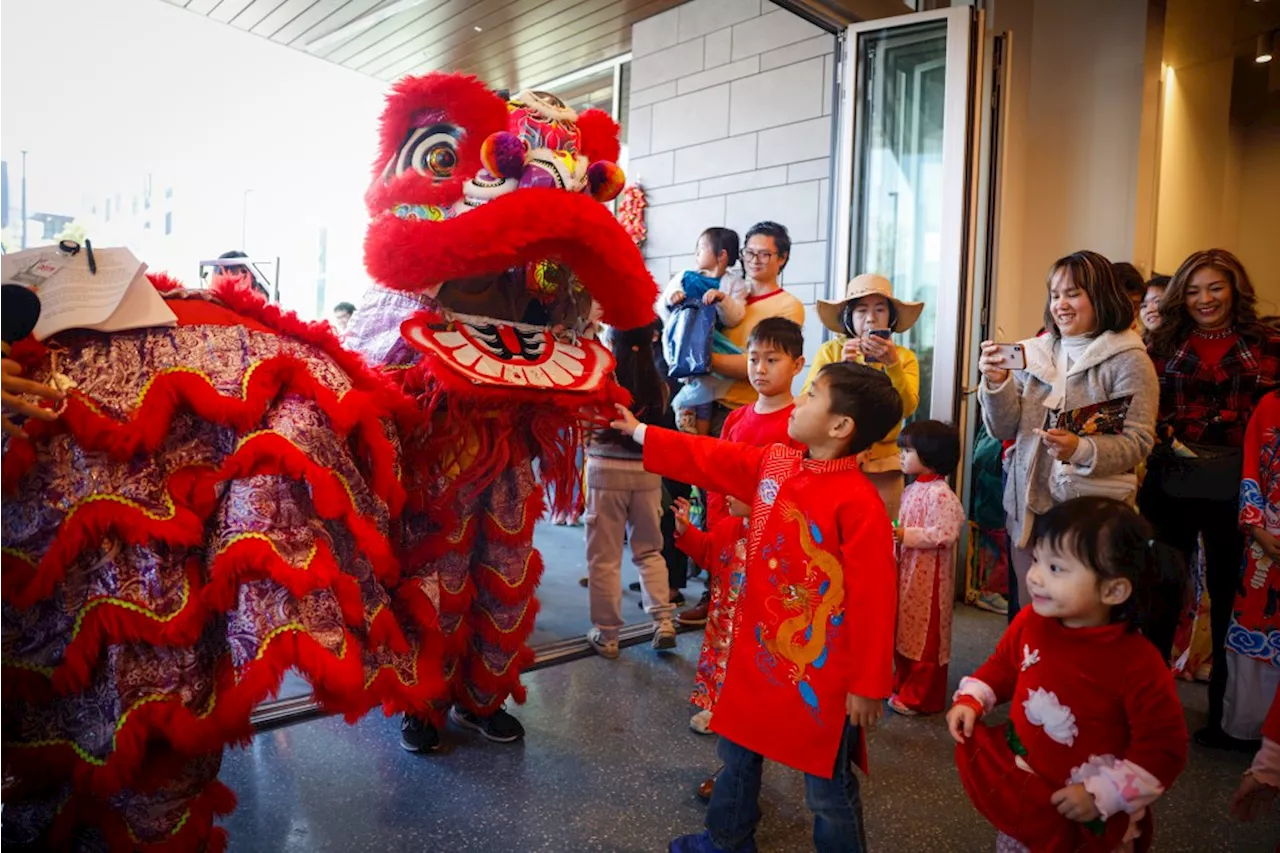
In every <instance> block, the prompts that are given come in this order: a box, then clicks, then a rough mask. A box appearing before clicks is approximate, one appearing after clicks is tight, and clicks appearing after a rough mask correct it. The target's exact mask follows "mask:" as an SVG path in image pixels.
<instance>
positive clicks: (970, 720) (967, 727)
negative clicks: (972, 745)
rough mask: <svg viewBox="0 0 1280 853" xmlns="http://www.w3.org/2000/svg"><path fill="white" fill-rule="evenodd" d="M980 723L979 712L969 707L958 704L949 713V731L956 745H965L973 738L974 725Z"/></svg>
mask: <svg viewBox="0 0 1280 853" xmlns="http://www.w3.org/2000/svg"><path fill="white" fill-rule="evenodd" d="M976 722H978V712H977V711H976V710H975V709H973V708H971V707H970V706H968V705H964V704H956V705H952V706H951V710H950V711H948V712H947V730H948V731H949V732H951V739H952V740H954V741H955V742H956V743H964V742H965V741H966V740H968V739H969V738H971V737H973V725H974V723H976Z"/></svg>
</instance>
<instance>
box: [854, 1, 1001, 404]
mask: <svg viewBox="0 0 1280 853" xmlns="http://www.w3.org/2000/svg"><path fill="white" fill-rule="evenodd" d="M976 17H977V13H976V12H975V11H974V10H973V9H971V8H970V7H960V8H955V9H945V10H940V11H936V12H922V13H919V14H914V15H903V16H900V17H894V18H885V19H881V20H877V21H869V22H867V23H863V24H855V25H854V26H852V27H850V28H849V30H848V34H847V38H846V40H845V46H846V56H845V59H844V60H843V66H842V74H841V91H842V104H841V106H842V111H841V113H842V114H841V118H842V121H841V127H840V143H839V145H840V147H839V152H838V154H839V165H838V171H837V186H836V198H835V213H836V233H835V242H836V249H835V254H836V256H835V266H834V269H835V270H836V275H835V276H833V278H834V281H832V282H831V298H835V299H838V298H840V296H841V295H842V293H843V290H844V283H845V282H846V281H848V280H849V279H850V278H852V277H853V276H855V275H859V274H861V273H879V274H881V275H883V276H885V277H886V278H888V279H889V280H890V281H891V282H893V290H894V295H895V296H897V297H898V298H900V299H905V300H910V301H919V302H924V303H925V309H924V312H923V314H922V315H921V317H920V320H919V321H918V322H917V323H916V324H915V325H914V326H913V327H912V328H911V329H910V330H909V331H908V332H906V333H905V334H904V335H903V336H902V337H901V338H900V339H899V342H900V343H901V344H903V345H904V346H906V347H908V348H909V349H911V350H912V351H913V352H914V353H915V354H916V357H917V358H918V359H919V361H920V408H919V409H918V410H917V412H916V414H915V418H938V419H940V420H947V421H952V422H954V421H955V420H956V417H957V415H958V410H957V402H958V394H957V386H958V384H959V383H958V379H959V370H960V360H959V354H960V341H961V335H962V313H963V308H964V306H965V304H966V298H965V286H964V285H965V282H966V280H967V275H966V269H965V267H966V262H967V258H968V251H967V250H968V246H969V236H968V224H967V217H966V214H967V211H968V208H969V205H968V200H969V185H970V182H969V173H970V161H971V148H970V144H969V143H970V137H971V134H970V115H971V97H970V96H971V91H972V84H971V80H972V79H973V76H972V75H973V73H974V68H973V63H974V54H973V50H972V40H973V33H974V32H975V27H976V26H977V23H976Z"/></svg>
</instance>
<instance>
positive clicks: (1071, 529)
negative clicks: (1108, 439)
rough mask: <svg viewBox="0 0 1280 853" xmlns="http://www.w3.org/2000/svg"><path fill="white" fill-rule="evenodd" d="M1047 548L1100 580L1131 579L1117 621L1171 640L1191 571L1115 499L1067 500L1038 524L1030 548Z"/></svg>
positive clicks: (1114, 611) (1114, 615) (1115, 615)
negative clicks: (1070, 558)
mask: <svg viewBox="0 0 1280 853" xmlns="http://www.w3.org/2000/svg"><path fill="white" fill-rule="evenodd" d="M1037 544H1046V545H1049V546H1050V547H1052V548H1053V549H1054V550H1056V551H1059V552H1061V553H1066V554H1071V555H1073V556H1075V557H1076V558H1077V559H1078V560H1080V561H1081V562H1083V563H1084V564H1085V565H1087V566H1088V567H1089V568H1091V569H1092V570H1093V571H1094V573H1095V574H1097V576H1098V578H1099V580H1111V579H1113V578H1126V579H1128V581H1129V582H1130V583H1131V584H1133V594H1132V595H1131V596H1129V600H1128V601H1126V602H1125V603H1124V604H1121V605H1119V606H1117V607H1114V608H1112V610H1111V621H1112V622H1127V623H1128V624H1129V627H1130V628H1131V629H1136V630H1139V631H1141V632H1142V633H1143V634H1145V635H1146V636H1147V637H1158V636H1167V633H1165V632H1168V630H1169V629H1170V628H1172V627H1173V626H1174V625H1176V624H1177V621H1178V619H1179V618H1180V616H1181V613H1182V595H1183V589H1184V586H1185V578H1186V567H1185V566H1184V565H1183V561H1182V556H1181V555H1180V554H1179V553H1178V552H1177V551H1176V550H1174V549H1173V548H1170V547H1169V546H1167V545H1165V544H1163V543H1160V542H1157V541H1155V531H1154V529H1153V528H1152V527H1151V523H1150V522H1149V521H1147V520H1146V519H1145V518H1143V517H1142V516H1140V515H1138V514H1137V513H1136V512H1134V510H1133V507H1131V506H1129V505H1127V504H1124V503H1121V502H1120V501H1118V500H1115V499H1113V498H1102V497H1086V498H1074V499H1072V500H1069V501H1064V502H1063V503H1060V504H1058V505H1057V506H1055V507H1053V508H1052V509H1050V510H1049V511H1048V512H1046V513H1045V514H1044V515H1042V516H1040V517H1039V518H1037V519H1036V523H1035V528H1034V530H1033V532H1032V537H1031V547H1033V548H1034V547H1035V546H1036V545H1037Z"/></svg>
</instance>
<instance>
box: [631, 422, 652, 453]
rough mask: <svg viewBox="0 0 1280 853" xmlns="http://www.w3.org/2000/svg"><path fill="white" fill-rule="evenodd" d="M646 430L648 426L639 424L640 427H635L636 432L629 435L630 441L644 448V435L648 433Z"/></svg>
mask: <svg viewBox="0 0 1280 853" xmlns="http://www.w3.org/2000/svg"><path fill="white" fill-rule="evenodd" d="M648 428H649V425H648V424H640V426H638V427H636V431H635V432H634V433H632V434H631V440H632V441H634V442H635V443H636V444H638V445H640V446H641V447H644V434H645V433H646V432H648Z"/></svg>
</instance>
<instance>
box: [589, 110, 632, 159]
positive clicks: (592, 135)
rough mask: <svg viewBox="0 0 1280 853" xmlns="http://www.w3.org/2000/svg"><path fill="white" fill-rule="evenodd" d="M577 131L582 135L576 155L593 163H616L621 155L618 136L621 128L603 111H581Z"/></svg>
mask: <svg viewBox="0 0 1280 853" xmlns="http://www.w3.org/2000/svg"><path fill="white" fill-rule="evenodd" d="M578 131H579V132H580V133H581V134H582V146H581V147H580V148H579V149H578V153H579V154H581V155H583V156H584V157H586V158H587V160H589V161H590V162H592V163H594V162H595V161H597V160H607V161H609V162H610V163H616V162H617V161H618V157H620V156H621V154H622V147H621V146H620V145H619V144H618V134H619V133H621V132H622V128H621V127H620V126H619V125H618V123H617V122H616V121H614V120H613V119H612V118H611V117H610V116H609V114H608V113H607V112H605V111H604V110H597V109H590V110H583V111H582V112H581V113H579V114H578Z"/></svg>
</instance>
